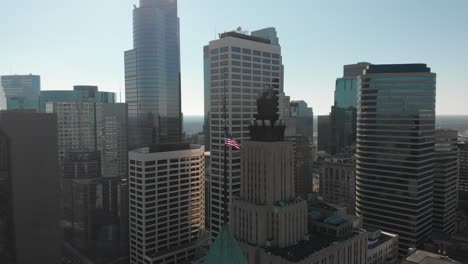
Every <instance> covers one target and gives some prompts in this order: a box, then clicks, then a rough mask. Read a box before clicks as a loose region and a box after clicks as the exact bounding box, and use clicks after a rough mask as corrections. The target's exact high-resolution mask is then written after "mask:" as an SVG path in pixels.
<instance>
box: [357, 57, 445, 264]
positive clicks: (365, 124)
mask: <svg viewBox="0 0 468 264" xmlns="http://www.w3.org/2000/svg"><path fill="white" fill-rule="evenodd" d="M435 90H436V74H435V73H432V72H431V70H430V68H428V67H427V66H426V65H425V64H394V65H370V66H368V68H367V69H366V70H365V72H364V74H363V75H362V76H361V77H360V91H359V105H358V121H357V126H358V127H357V155H356V156H357V159H356V214H357V215H358V216H361V217H362V218H363V221H364V225H365V226H368V227H374V228H378V229H382V230H384V231H389V232H391V233H396V234H398V235H400V243H399V245H400V247H399V249H400V250H399V253H400V256H403V255H405V254H406V253H407V251H408V248H417V247H419V246H420V245H422V243H423V242H424V240H425V239H426V238H427V237H428V235H429V234H430V233H431V231H432V216H433V214H432V208H433V195H434V194H433V187H434V140H435V137H434V133H435V132H434V130H435Z"/></svg>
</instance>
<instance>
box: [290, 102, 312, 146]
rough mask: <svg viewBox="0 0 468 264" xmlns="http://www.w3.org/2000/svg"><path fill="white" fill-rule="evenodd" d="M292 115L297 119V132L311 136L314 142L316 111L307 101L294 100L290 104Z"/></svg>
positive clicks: (310, 138)
mask: <svg viewBox="0 0 468 264" xmlns="http://www.w3.org/2000/svg"><path fill="white" fill-rule="evenodd" d="M290 109H291V117H293V118H295V119H296V134H298V135H302V136H305V137H307V138H309V140H310V143H313V142H312V140H313V137H314V112H313V110H312V107H309V106H308V105H307V103H306V102H304V101H302V100H300V101H292V102H291V104H290Z"/></svg>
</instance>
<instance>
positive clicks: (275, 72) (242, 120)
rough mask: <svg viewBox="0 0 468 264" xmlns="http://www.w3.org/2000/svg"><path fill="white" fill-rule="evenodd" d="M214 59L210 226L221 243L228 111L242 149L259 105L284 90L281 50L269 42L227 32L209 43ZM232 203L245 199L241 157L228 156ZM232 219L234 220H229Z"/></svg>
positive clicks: (231, 128) (229, 127)
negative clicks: (269, 94)
mask: <svg viewBox="0 0 468 264" xmlns="http://www.w3.org/2000/svg"><path fill="white" fill-rule="evenodd" d="M209 57H210V67H209V73H210V96H211V98H210V105H211V109H210V136H209V138H210V140H211V142H210V152H211V175H210V177H211V191H210V195H211V204H210V207H211V208H210V213H211V216H210V218H211V223H210V230H211V233H212V238H213V239H214V238H216V236H217V234H218V232H219V231H220V230H221V228H222V227H223V225H224V222H223V215H224V209H223V201H222V197H223V196H224V194H223V192H224V191H223V182H224V180H223V175H224V170H223V164H224V162H223V161H224V123H223V120H224V109H223V102H224V98H225V97H226V100H227V109H226V113H227V116H226V119H227V120H228V123H227V130H228V131H229V133H231V135H232V137H233V139H235V140H236V141H238V142H239V143H241V144H242V141H243V140H244V139H248V138H249V131H248V126H249V124H250V121H251V119H252V118H253V114H254V113H255V112H256V110H257V109H256V105H255V99H256V98H257V97H258V96H259V95H260V94H261V92H262V91H263V90H264V89H266V88H272V89H274V90H275V91H278V92H281V90H282V82H283V81H282V78H281V76H282V70H283V69H282V58H281V47H280V46H278V45H274V44H271V41H270V40H268V39H264V38H260V37H255V36H251V35H246V34H244V33H240V32H234V31H233V32H226V33H223V34H220V38H219V39H217V40H213V41H211V42H210V43H209ZM227 159H228V162H227V173H228V194H229V195H228V199H229V204H231V202H232V200H233V197H235V196H238V195H239V194H240V184H241V183H240V174H241V171H240V152H239V151H237V150H233V149H228V150H227ZM228 219H229V214H228Z"/></svg>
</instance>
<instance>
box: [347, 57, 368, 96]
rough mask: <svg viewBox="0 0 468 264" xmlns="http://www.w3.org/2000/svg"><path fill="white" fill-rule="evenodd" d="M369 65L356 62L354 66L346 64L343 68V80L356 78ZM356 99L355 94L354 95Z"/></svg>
mask: <svg viewBox="0 0 468 264" xmlns="http://www.w3.org/2000/svg"><path fill="white" fill-rule="evenodd" d="M369 65H371V64H370V63H369V62H358V63H356V64H348V65H345V66H343V78H348V77H350V78H356V77H358V76H359V75H361V74H362V73H363V71H364V70H365V69H366V68H367V66H369ZM356 99H357V94H356Z"/></svg>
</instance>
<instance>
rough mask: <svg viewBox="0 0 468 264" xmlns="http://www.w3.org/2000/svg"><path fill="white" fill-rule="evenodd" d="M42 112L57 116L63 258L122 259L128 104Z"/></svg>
mask: <svg viewBox="0 0 468 264" xmlns="http://www.w3.org/2000/svg"><path fill="white" fill-rule="evenodd" d="M70 93H71V91H70ZM50 100H51V99H50ZM80 100H81V99H80ZM46 109H47V112H53V113H56V114H57V117H58V131H59V140H58V143H59V149H58V156H59V159H60V161H61V168H62V173H63V180H62V185H63V192H62V198H63V205H64V219H63V224H64V225H63V227H64V232H65V233H64V235H65V246H66V249H69V250H68V253H69V254H67V257H69V258H79V259H91V260H93V261H96V262H99V263H102V262H109V261H112V260H115V259H118V258H121V257H125V255H126V252H127V250H128V244H127V243H128V211H127V204H128V200H126V198H127V194H126V192H127V165H126V164H127V163H128V161H127V155H128V154H127V129H126V128H127V115H126V110H127V107H126V105H125V104H114V103H110V104H108V103H94V102H80V101H78V102H60V101H59V102H54V101H49V102H47V104H46Z"/></svg>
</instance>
